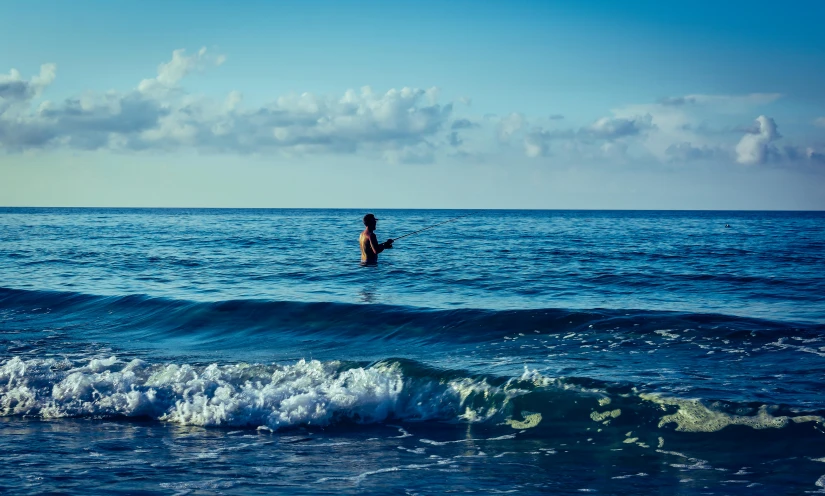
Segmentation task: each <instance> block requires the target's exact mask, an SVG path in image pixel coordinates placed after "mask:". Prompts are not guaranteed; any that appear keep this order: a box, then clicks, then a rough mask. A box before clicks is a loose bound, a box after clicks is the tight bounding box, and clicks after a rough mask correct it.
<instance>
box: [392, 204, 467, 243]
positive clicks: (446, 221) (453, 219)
mask: <svg viewBox="0 0 825 496" xmlns="http://www.w3.org/2000/svg"><path fill="white" fill-rule="evenodd" d="M474 213H475V212H470V213H469V214H464V215H459V216H458V217H454V218H452V219H449V220H445V221H444V222H439V223H438V224H433V225H431V226H429V227H425V228H424V229H419V230H417V231H413V232H411V233H407V234H405V235H403V236H399V237H397V238H393V240H392V242H393V243H395V242H396V241H398V240H399V239H401V238H406V237H407V236H412V235H413V234H418V233H420V232H423V231H426V230H428V229H432V228H434V227H438V226H440V225H443V224H447V223H449V222H455V221H457V220H458V219H463V218H464V217H467V216H469V215H473V214H474Z"/></svg>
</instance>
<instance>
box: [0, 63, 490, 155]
mask: <svg viewBox="0 0 825 496" xmlns="http://www.w3.org/2000/svg"><path fill="white" fill-rule="evenodd" d="M224 60H225V58H224V57H223V56H220V55H212V54H211V53H209V52H208V51H207V50H206V49H201V50H200V51H198V52H197V53H195V54H192V55H187V53H186V52H185V51H184V50H175V51H174V52H173V53H172V58H171V60H169V61H167V62H164V63H162V64H160V65H159V67H158V70H157V77H154V78H150V79H144V80H142V81H141V82H140V83H139V84H138V85H137V87H136V88H135V89H134V90H131V91H127V92H109V93H105V94H95V93H87V94H84V95H83V96H81V97H77V98H70V99H67V100H64V101H63V102H48V101H47V102H43V104H41V106H40V107H39V108H37V109H32V108H31V105H30V101H31V99H32V98H34V97H35V96H37V95H39V94H40V93H41V91H42V89H43V88H44V87H45V86H47V85H48V84H49V83H51V81H52V80H54V77H55V67H54V65H51V64H47V65H44V66H43V68H42V69H41V73H40V75H39V76H35V77H33V78H31V79H30V80H24V79H23V78H22V77H21V76H20V74H19V73H18V72H17V71H14V70H12V71H11V72H10V73H9V74H8V75H3V76H0V104H2V105H3V107H0V109H3V110H4V111H5V110H7V109H8V108H10V107H11V105H12V104H14V105H15V106H16V107H15V108H16V110H17V111H16V113H15V114H14V115H13V116H12V115H10V114H9V112H6V113H5V114H0V149H5V150H7V151H19V150H25V149H33V148H34V149H36V148H47V147H68V148H76V149H85V150H94V149H100V148H107V149H116V150H117V149H123V150H144V149H165V150H175V149H179V148H183V147H186V148H195V149H199V150H203V151H217V152H221V151H223V152H236V153H259V152H267V151H284V152H288V153H290V154H308V153H355V152H358V151H364V152H367V153H373V154H375V155H376V156H383V157H384V158H386V159H387V160H391V161H394V162H414V163H422V162H427V161H431V160H432V159H433V157H434V153H435V152H434V146H433V145H431V144H430V143H431V141H432V139H433V138H435V137H436V135H437V134H438V133H439V132H441V131H442V130H443V129H445V128H448V127H449V124H450V122H452V125H453V126H454V128H455V129H470V128H472V127H474V124H473V123H472V122H471V121H469V120H467V119H452V104H449V103H448V104H439V103H438V97H439V95H438V93H439V92H438V89H437V88H429V89H418V88H401V89H391V90H389V91H387V92H383V93H379V92H374V91H373V90H372V89H371V88H369V87H364V88H361V89H360V90H359V91H355V90H348V91H346V92H344V93H343V95H340V96H327V95H314V94H311V93H302V94H293V95H285V96H282V97H280V98H278V99H276V100H275V101H274V102H272V103H270V104H267V105H263V106H260V107H256V108H245V107H244V106H243V105H242V101H243V100H242V95H241V94H240V92H237V91H233V92H230V93H229V94H228V95H227V96H226V97H225V98H224V99H222V101H213V100H210V99H208V98H205V97H197V96H193V95H189V94H187V93H186V92H185V91H183V90H182V89H181V88H180V87H179V84H180V82H181V80H182V79H183V78H185V77H186V76H187V75H189V74H191V73H193V72H196V71H201V70H205V69H207V68H208V67H215V66H218V65H221V64H222V63H223V62H224ZM441 136H444V135H443V134H442V135H441ZM439 139H441V138H439ZM460 142H461V139H460V138H459V137H458V135H455V136H453V137H452V143H453V144H454V145H455V146H457V145H458V144H460Z"/></svg>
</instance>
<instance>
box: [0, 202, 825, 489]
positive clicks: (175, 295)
mask: <svg viewBox="0 0 825 496" xmlns="http://www.w3.org/2000/svg"><path fill="white" fill-rule="evenodd" d="M363 213H364V212H363V211H355V210H211V209H192V210H185V209H168V210H167V209H26V208H5V209H0V450H2V451H0V452H2V453H3V456H2V457H0V492H3V493H9V494H40V493H61V494H214V493H221V494H271V493H284V494H354V493H370V494H444V493H451V492H458V493H470V494H473V493H480V494H492V493H507V492H513V493H519V494H544V493H552V494H579V493H581V492H594V493H598V494H676V493H678V494H685V495H693V494H805V493H815V492H825V419H823V417H825V395H823V389H824V388H823V386H822V384H823V379H825V213H823V212H654V211H642V212H617V211H472V212H471V211H437V210H436V211H433V210H387V211H376V212H375V213H376V215H377V216H378V218H379V219H381V220H379V225H378V237H379V239H380V240H383V239H385V238H387V237H397V236H399V235H401V234H404V233H407V232H411V231H414V230H417V229H420V228H422V227H425V226H427V225H431V224H435V223H438V222H442V221H444V220H448V219H450V218H453V217H456V216H459V215H464V214H471V215H468V216H466V217H463V218H461V219H459V220H457V221H455V222H452V223H449V224H445V225H443V226H439V227H436V228H434V229H432V230H430V231H427V232H425V233H421V234H420V235H416V236H411V237H408V238H404V239H403V240H400V241H399V242H398V243H397V244H396V246H395V248H394V249H393V250H389V251H386V252H385V253H382V254H381V255H380V260H379V263H378V264H377V265H375V266H362V265H361V264H360V263H359V258H360V252H359V250H358V245H357V240H358V234H359V232H360V231H361V229H362V228H363V227H362V225H361V221H360V218H361V216H362V215H363ZM726 224H728V225H730V227H725V226H726Z"/></svg>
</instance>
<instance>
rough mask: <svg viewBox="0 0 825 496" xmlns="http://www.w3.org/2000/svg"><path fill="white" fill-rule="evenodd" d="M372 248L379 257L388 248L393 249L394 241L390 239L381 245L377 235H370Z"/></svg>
mask: <svg viewBox="0 0 825 496" xmlns="http://www.w3.org/2000/svg"><path fill="white" fill-rule="evenodd" d="M370 246H371V247H372V251H374V252H375V254H376V255H378V254H379V253H381V252H382V251H384V250H386V249H387V248H392V240H391V239H389V240H387V241H386V242H384V243H379V242H378V238H377V237H376V236H375V233H370Z"/></svg>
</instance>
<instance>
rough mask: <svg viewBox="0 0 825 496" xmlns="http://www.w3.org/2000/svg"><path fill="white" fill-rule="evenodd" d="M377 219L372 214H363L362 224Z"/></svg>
mask: <svg viewBox="0 0 825 496" xmlns="http://www.w3.org/2000/svg"><path fill="white" fill-rule="evenodd" d="M377 220H378V219H376V218H375V216H374V215H372V214H367V215H365V216H364V225H365V226H366V225H369V224H372V223H373V222H375V221H377Z"/></svg>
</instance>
